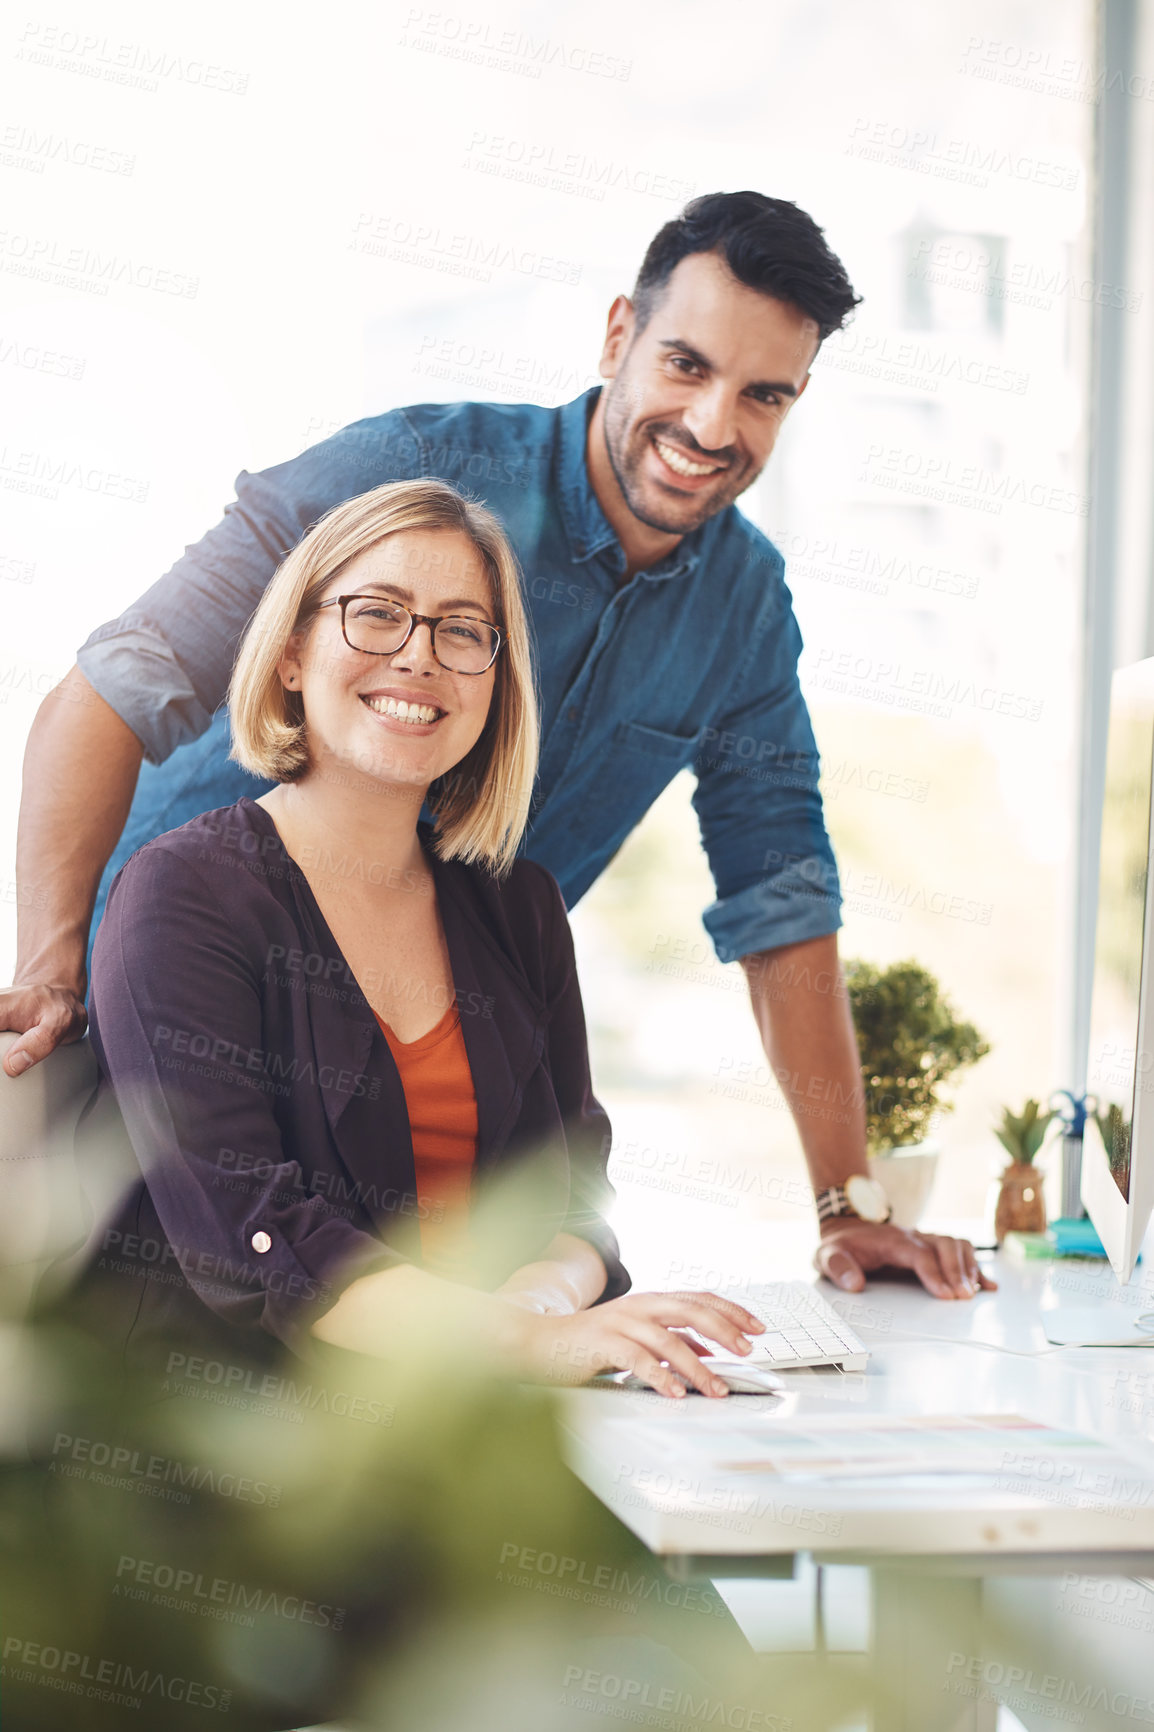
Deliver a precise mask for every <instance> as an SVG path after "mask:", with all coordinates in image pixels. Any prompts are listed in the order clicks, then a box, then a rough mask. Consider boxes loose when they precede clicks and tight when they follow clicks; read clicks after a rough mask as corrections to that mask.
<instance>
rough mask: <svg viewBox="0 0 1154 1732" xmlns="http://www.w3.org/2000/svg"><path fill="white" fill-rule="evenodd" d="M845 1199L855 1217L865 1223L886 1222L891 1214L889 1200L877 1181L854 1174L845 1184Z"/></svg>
mask: <svg viewBox="0 0 1154 1732" xmlns="http://www.w3.org/2000/svg"><path fill="white" fill-rule="evenodd" d="M845 1198H846V1202H847V1203H848V1204H849V1206H850V1208H851V1209H852V1210H853V1212H854V1214H855V1215H859V1216H860V1217H861V1219H862V1220H863V1221H884V1220H885V1218H886V1216H887V1215H888V1214H889V1212H890V1205H889V1200H888V1198H887V1197H886V1194H885V1192H884V1191H883V1190H882V1187H881V1186H880V1185H879V1184H878V1182H877V1180H876V1179H867V1178H864V1177H863V1175H862V1174H861V1173H854V1174H852V1176H851V1177H850V1178H848V1179H847V1180H846V1182H845Z"/></svg>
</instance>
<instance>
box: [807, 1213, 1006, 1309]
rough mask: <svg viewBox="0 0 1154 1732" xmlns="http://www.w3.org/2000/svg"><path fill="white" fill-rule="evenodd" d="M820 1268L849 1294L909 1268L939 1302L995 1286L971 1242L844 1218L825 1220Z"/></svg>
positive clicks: (967, 1296)
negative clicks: (870, 1280) (872, 1277)
mask: <svg viewBox="0 0 1154 1732" xmlns="http://www.w3.org/2000/svg"><path fill="white" fill-rule="evenodd" d="M814 1263H815V1264H816V1266H817V1268H818V1269H819V1270H820V1271H821V1273H822V1274H823V1275H825V1276H826V1277H827V1278H828V1279H829V1280H830V1281H832V1282H833V1283H834V1285H835V1287H840V1288H841V1289H842V1291H843V1292H845V1293H860V1292H861V1290H862V1288H863V1287H864V1286H865V1284H866V1276H867V1275H870V1274H879V1273H882V1272H884V1271H886V1270H892V1269H910V1270H912V1271H913V1273H914V1274H915V1275H916V1276H917V1278H918V1280H919V1281H920V1282H921V1284H922V1286H923V1287H925V1288H926V1290H927V1291H928V1292H930V1293H932V1294H933V1295H934V1297H935V1299H972V1298H973V1297H974V1295H975V1293H979V1292H980V1291H981V1290H982V1288H983V1287H985V1288H990V1289H993V1288H995V1287H997V1285H998V1283H997V1282H996V1281H991V1280H990V1277H989V1276H988V1275H986V1274H984V1273H983V1272H982V1270H981V1269H979V1267H978V1260H977V1257H976V1256H975V1255H974V1247H973V1246H972V1245H971V1244H970V1242H969V1240H968V1239H949V1238H946V1237H945V1236H944V1235H943V1234H940V1233H917V1232H914V1231H913V1230H912V1229H910V1228H907V1227H895V1226H892V1225H890V1224H888V1223H887V1224H886V1225H884V1226H878V1225H874V1224H872V1223H871V1222H869V1221H856V1220H853V1219H851V1218H849V1217H847V1216H845V1215H838V1216H835V1217H834V1218H833V1219H832V1220H829V1221H823V1223H822V1229H821V1244H820V1245H819V1246H818V1248H817V1251H816V1253H815V1255H814Z"/></svg>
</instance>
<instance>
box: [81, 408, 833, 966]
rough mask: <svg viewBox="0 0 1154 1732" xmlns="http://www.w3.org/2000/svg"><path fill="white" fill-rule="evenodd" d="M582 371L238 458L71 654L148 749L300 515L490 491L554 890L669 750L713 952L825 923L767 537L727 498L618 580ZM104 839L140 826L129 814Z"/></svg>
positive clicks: (195, 693) (599, 866)
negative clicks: (412, 495)
mask: <svg viewBox="0 0 1154 1732" xmlns="http://www.w3.org/2000/svg"><path fill="white" fill-rule="evenodd" d="M596 395H597V393H596V390H594V391H591V392H588V393H586V395H584V396H582V397H579V398H577V399H576V400H575V401H574V402H572V403H567V404H565V405H564V406H563V407H562V408H560V409H544V408H540V407H537V406H535V405H532V404H513V405H507V404H494V403H453V404H439V403H436V404H422V405H420V406H418V407H413V408H407V409H394V410H392V411H390V412H389V413H388V414H385V415H377V416H372V417H370V418H369V419H367V420H364V421H357V422H355V423H354V424H353V425H352V426H351V427H346V428H344V429H343V430H342V431H341V432H339V433H336V434H334V435H333V437H332V438H330V439H326V440H325V441H324V442H323V443H322V444H320V445H315V446H313V447H312V448H311V449H310V450H308V451H305V452H304V453H303V454H302V455H301V456H299V457H295V458H293V459H292V460H291V461H290V462H288V463H280V464H277V465H276V467H275V468H272V469H266V470H264V471H262V472H261V473H260V474H257V475H250V474H248V473H246V472H242V473H241V475H240V476H239V477H238V478H237V483H236V493H237V496H236V500H235V502H234V503H233V504H231V505H229V506H228V507H226V510H225V514H224V517H223V519H222V521H221V522H220V523H219V524H218V525H217V526H216V528H215V529H212V530H210V531H209V533H208V534H207V535H206V536H205V537H204V539H203V540H202V541H200V542H198V543H197V544H196V546H195V547H191V548H189V549H188V551H187V552H186V553H185V555H184V557H183V559H180V560H178V561H177V563H176V565H174V566H173V568H172V570H171V571H170V572H169V573H168V574H167V576H165V577H163V578H161V579H160V581H159V582H158V583H156V584H154V585H153V586H152V588H151V589H149V590H147V591H146V592H145V594H144V595H143V596H141V598H140V600H139V601H137V602H134V603H133V605H132V606H131V607H130V608H128V609H127V611H126V612H125V613H124V614H122V615H121V617H120V619H118V620H116V621H114V622H112V623H110V624H108V625H104V626H101V627H100V628H99V630H97V631H95V632H94V633H93V634H92V636H91V637H90V638H89V639H88V642H87V643H86V644H85V645H84V647H83V648H82V649H81V651H80V652H79V657H78V659H79V663H80V667H81V669H82V670H83V672H84V674H85V676H86V677H87V679H88V680H89V681H90V682H91V684H92V685H93V686H94V687H95V689H96V691H97V692H99V694H100V695H101V697H103V698H104V699H105V700H106V702H107V703H109V704H110V705H111V706H112V708H113V709H114V710H115V711H116V712H117V714H118V715H119V716H121V718H122V719H123V720H124V721H125V722H126V723H127V724H128V726H129V727H130V728H131V729H132V731H133V733H135V734H136V735H137V737H138V738H139V739H140V741H141V742H142V744H143V746H144V752H145V757H146V758H147V759H148V760H149V761H150V762H151V763H154V764H161V763H163V762H164V760H166V759H168V758H169V756H170V754H172V753H174V752H176V751H177V749H178V748H180V747H182V746H186V745H187V743H188V742H190V741H192V740H195V739H197V738H198V736H200V735H202V734H204V733H205V731H206V730H208V729H209V728H210V725H211V724H212V723H213V717H214V713H215V712H217V711H218V710H219V707H220V705H221V704H222V702H223V700H224V697H225V692H226V689H227V686H228V680H229V674H230V672H231V669H232V663H233V657H234V654H235V651H236V647H237V642H238V639H239V638H240V635H241V633H242V632H243V630H244V627H245V624H246V623H247V621H248V619H249V617H250V615H251V614H252V611H253V609H254V608H255V607H256V604H257V602H258V601H259V599H260V597H261V594H262V593H263V591H264V588H265V586H266V585H267V583H268V582H269V579H270V578H271V577H272V575H273V573H274V571H275V570H276V568H277V565H278V563H279V561H280V560H281V559H282V558H283V557H284V555H285V554H286V553H287V552H288V551H289V549H290V548H292V547H293V546H294V545H295V543H296V542H297V541H299V540H300V538H301V537H302V535H303V534H304V533H305V531H306V530H307V529H308V527H309V525H310V524H312V523H314V522H315V521H316V519H317V518H318V517H320V516H321V514H322V513H323V512H325V511H327V510H329V508H330V507H331V506H333V505H336V504H337V503H339V502H340V501H342V500H345V499H349V498H351V497H352V496H353V495H355V494H358V493H363V492H365V491H367V490H368V489H369V488H371V487H377V486H379V485H380V484H381V483H382V482H385V481H396V480H402V479H410V478H412V477H414V476H426V475H427V476H439V477H441V478H443V479H444V480H446V481H451V482H453V483H455V484H456V485H457V486H459V487H460V488H461V489H462V490H463V491H465V492H467V493H468V494H470V495H471V496H472V497H474V498H479V499H481V500H483V501H484V503H485V504H486V505H488V506H489V507H490V508H491V509H492V510H493V511H494V512H496V514H497V516H498V517H499V518H500V519H501V521H502V522H503V523H504V525H505V527H506V529H507V531H508V533H509V536H510V538H511V540H512V543H513V546H514V548H515V549H516V552H517V555H518V558H519V560H520V562H521V567H522V570H523V572H524V583H525V597H526V601H527V604H528V607H529V610H530V615H531V623H532V628H533V632H534V636H535V649H536V656H537V665H538V670H539V678H540V690H541V700H542V748H541V761H540V768H539V773H538V780H537V787H536V791H535V796H534V805H533V815H532V819H531V823H530V827H529V830H528V832H527V834H526V838H525V843H524V850H523V851H524V852H525V853H527V854H528V855H529V856H530V857H531V858H532V859H534V860H537V861H540V862H541V864H542V865H544V866H547V867H548V868H549V870H550V871H551V872H552V873H553V874H554V875H555V877H556V878H557V879H558V881H559V883H560V885H561V888H562V891H563V893H564V896H565V900H566V902H567V904H568V905H569V906H570V907H571V906H572V905H573V903H574V902H576V901H577V899H578V898H579V897H580V896H581V895H583V894H584V892H585V891H586V890H587V889H588V888H589V886H590V884H592V883H593V881H594V879H595V878H596V877H597V876H598V874H599V873H600V872H602V871H603V870H604V868H605V866H606V865H607V864H608V862H609V861H610V859H611V858H612V857H613V855H614V854H615V853H616V851H617V849H618V848H619V847H620V846H621V843H622V842H623V841H624V840H625V838H626V836H627V835H628V834H629V832H630V831H631V830H632V829H633V828H634V826H635V825H636V824H637V823H638V821H639V820H640V819H641V817H642V816H643V815H644V813H645V812H646V811H647V810H648V809H649V807H650V806H651V805H652V804H653V802H654V800H655V799H656V798H657V796H658V795H659V794H660V793H661V791H662V790H663V789H664V788H665V787H666V786H667V784H668V783H669V782H670V781H671V780H672V779H673V777H674V776H675V775H676V773H677V772H678V770H680V769H682V768H683V767H685V766H689V767H691V768H692V770H693V771H694V773H695V775H696V778H697V789H696V793H695V795H694V806H695V807H696V810H697V815H698V818H699V820H700V824H701V833H702V839H703V841H704V844H705V848H706V851H707V853H708V856H709V863H710V867H711V869H712V872H713V877H714V882H715V884H716V888H717V900H716V902H714V904H713V905H712V907H710V908H709V909H708V910H707V911H706V913H705V916H704V918H705V925H706V928H707V930H708V931H709V933H710V936H711V937H712V939H713V941H714V944H715V946H716V949H717V953H718V955H719V956H720V958H721V960H722V961H723V962H731V961H733V960H734V959H735V958H737V957H739V956H743V955H745V954H747V953H749V952H753V951H759V950H768V949H772V948H774V947H775V946H778V945H782V944H790V943H796V942H797V941H799V940H801V939H806V938H814V937H818V936H820V935H822V934H824V933H828V932H832V931H834V930H835V929H836V928H837V926H838V925H839V923H840V915H839V909H840V898H839V892H838V883H837V871H836V867H835V865H834V859H833V853H832V850H831V847H830V843H829V838H828V836H827V834H826V830H825V825H824V822H823V819H822V807H821V797H820V795H819V793H818V786H817V784H818V756H817V748H816V746H815V744H814V739H813V732H812V729H811V727H810V722H809V715H808V713H807V710H806V707H805V701H804V699H803V698H802V695H801V690H800V687H799V685H798V680H797V659H798V654H799V652H800V649H801V634H800V632H799V631H798V627H797V622H796V620H795V618H794V614H793V607H792V602H791V598H790V594H789V590H788V589H787V588H786V585H785V582H784V578H783V564H782V559H781V555H780V554H779V553H778V551H777V549H776V548H775V547H774V546H773V545H772V543H771V542H769V541H768V540H767V539H766V538H765V536H763V535H762V534H761V533H760V531H759V530H757V529H755V528H754V527H753V525H752V524H751V523H749V521H748V520H747V519H746V518H744V517H743V516H742V515H741V514H740V512H739V511H737V509H736V508H735V507H733V506H731V507H730V508H729V509H728V510H726V511H723V512H721V513H720V514H719V515H718V516H717V517H714V518H712V519H711V520H710V521H709V522H708V523H706V524H704V525H703V526H702V527H701V528H700V529H698V530H695V531H694V532H693V533H692V534H691V535H687V536H686V537H685V538H684V539H683V540H682V541H681V543H680V544H679V545H678V546H677V547H676V548H675V549H674V551H673V552H672V553H671V554H670V555H669V556H668V557H667V558H665V559H663V560H661V561H659V562H658V564H656V565H654V566H651V567H650V568H649V569H648V570H647V571H641V572H638V573H637V574H636V575H635V576H634V577H633V579H632V580H631V581H630V582H628V583H625V582H623V581H622V580H623V578H624V574H625V557H624V554H623V552H622V549H621V546H620V543H619V542H618V540H617V537H616V535H615V534H614V532H613V530H612V528H611V527H610V525H609V522H608V520H607V518H606V517H605V514H604V512H603V511H602V510H601V507H600V505H599V504H598V502H597V499H596V496H595V495H594V492H593V489H592V486H591V485H590V481H589V474H588V470H587V468H586V464H585V441H586V431H587V427H588V417H589V414H590V411H591V410H592V407H593V404H594V402H595V400H596ZM221 721H222V718H220V717H218V720H217V730H218V734H219V733H220V732H222V729H221ZM211 752H212V767H211V774H210V777H209V782H208V784H206V786H205V787H204V789H203V792H202V795H201V798H200V799H199V800H198V802H197V809H198V810H203V809H206V808H208V807H213V806H217V805H220V804H223V803H225V802H227V801H228V800H230V799H232V798H235V795H236V790H235V789H234V788H233V787H232V786H231V783H230V782H229V780H228V771H227V765H226V762H225V752H224V748H223V742H222V741H219V742H218V740H217V739H214V740H213V741H212V743H211ZM217 766H219V768H218V767H217ZM234 774H235V767H234ZM151 776H152V779H153V788H152V792H151V794H150V796H149V798H150V799H151V801H152V804H153V806H154V807H155V809H156V812H157V814H158V817H157V818H156V819H155V820H154V822H153V826H152V828H151V829H149V827H148V825H147V824H145V826H144V829H145V830H146V831H147V832H148V833H149V834H155V833H156V831H157V830H158V829H168V828H171V827H172V824H173V823H174V822H182V821H183V820H184V818H186V817H189V816H191V815H192V814H191V812H189V811H187V810H176V809H174V808H173V807H172V806H171V805H168V806H166V805H165V799H164V791H163V788H162V787H161V788H160V789H159V791H158V789H157V787H156V783H157V782H158V781H159V782H163V777H164V771H163V770H162V771H160V772H151ZM214 778H215V779H214ZM126 839H130V840H131V843H132V845H133V846H137V845H139V843H140V842H142V841H144V840H146V839H147V835H146V834H144V833H142V827H141V824H140V823H139V822H138V823H137V824H136V825H135V828H134V827H133V825H132V824H131V823H130V826H129V831H128V832H126Z"/></svg>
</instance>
